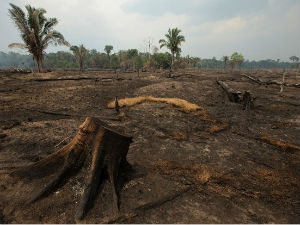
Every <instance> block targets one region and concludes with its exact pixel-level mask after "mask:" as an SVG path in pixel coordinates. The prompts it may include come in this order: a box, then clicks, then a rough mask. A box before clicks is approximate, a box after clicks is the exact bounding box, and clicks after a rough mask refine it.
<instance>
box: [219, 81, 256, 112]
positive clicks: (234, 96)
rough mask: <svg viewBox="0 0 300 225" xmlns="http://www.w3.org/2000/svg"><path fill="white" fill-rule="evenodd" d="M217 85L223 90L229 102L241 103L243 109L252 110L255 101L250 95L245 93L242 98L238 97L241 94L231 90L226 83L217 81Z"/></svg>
mask: <svg viewBox="0 0 300 225" xmlns="http://www.w3.org/2000/svg"><path fill="white" fill-rule="evenodd" d="M217 83H218V84H219V85H220V86H221V87H222V88H223V90H224V91H225V92H226V94H227V96H228V99H229V101H231V102H235V103H242V105H243V109H244V110H248V109H253V108H254V100H255V99H256V98H255V97H253V96H252V95H251V93H250V92H248V91H245V92H244V94H243V96H242V98H241V97H240V95H241V94H242V93H241V92H239V91H236V90H233V89H232V88H230V87H229V86H228V84H227V83H225V82H223V81H219V80H217Z"/></svg>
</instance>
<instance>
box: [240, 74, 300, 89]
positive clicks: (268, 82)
mask: <svg viewBox="0 0 300 225" xmlns="http://www.w3.org/2000/svg"><path fill="white" fill-rule="evenodd" d="M241 75H242V76H244V77H247V78H248V79H250V80H252V81H254V82H255V83H257V84H259V85H271V84H275V85H280V86H282V85H283V86H286V87H295V88H300V84H289V83H286V82H284V79H283V81H282V82H280V81H276V80H271V81H262V80H261V79H259V78H256V77H252V76H249V75H247V74H241Z"/></svg>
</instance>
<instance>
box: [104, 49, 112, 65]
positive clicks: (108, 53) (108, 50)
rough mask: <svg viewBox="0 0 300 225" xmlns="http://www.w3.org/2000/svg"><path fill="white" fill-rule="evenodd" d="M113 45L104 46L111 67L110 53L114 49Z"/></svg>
mask: <svg viewBox="0 0 300 225" xmlns="http://www.w3.org/2000/svg"><path fill="white" fill-rule="evenodd" d="M113 48H114V47H113V46H112V45H105V47H104V51H105V52H106V54H107V56H108V60H109V67H111V60H110V53H111V51H112V50H113Z"/></svg>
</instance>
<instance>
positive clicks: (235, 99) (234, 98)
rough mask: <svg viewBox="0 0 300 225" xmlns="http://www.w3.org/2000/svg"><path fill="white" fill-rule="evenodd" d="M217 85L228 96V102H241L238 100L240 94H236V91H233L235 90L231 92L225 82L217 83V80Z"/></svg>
mask: <svg viewBox="0 0 300 225" xmlns="http://www.w3.org/2000/svg"><path fill="white" fill-rule="evenodd" d="M217 83H218V84H219V85H220V86H221V87H222V88H223V90H224V91H225V92H226V94H227V96H228V98H229V100H230V101H231V102H240V101H241V99H240V96H239V95H240V94H241V93H240V92H238V91H235V90H233V89H232V88H230V87H229V86H228V84H226V83H225V82H223V81H219V80H217Z"/></svg>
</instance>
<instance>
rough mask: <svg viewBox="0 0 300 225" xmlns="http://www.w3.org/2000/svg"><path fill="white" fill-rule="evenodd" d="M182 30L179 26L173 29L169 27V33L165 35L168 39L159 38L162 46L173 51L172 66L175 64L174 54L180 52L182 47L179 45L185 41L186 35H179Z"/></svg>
mask: <svg viewBox="0 0 300 225" xmlns="http://www.w3.org/2000/svg"><path fill="white" fill-rule="evenodd" d="M180 32H181V30H180V29H178V28H177V27H176V28H173V29H172V30H171V29H170V28H169V30H168V33H167V34H165V37H166V38H167V39H166V40H164V39H160V40H159V44H160V48H162V47H167V48H168V49H170V51H171V53H172V64H171V68H173V65H174V55H175V54H180V52H181V48H180V47H179V46H180V45H181V43H182V42H185V38H184V36H183V35H179V33H180Z"/></svg>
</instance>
